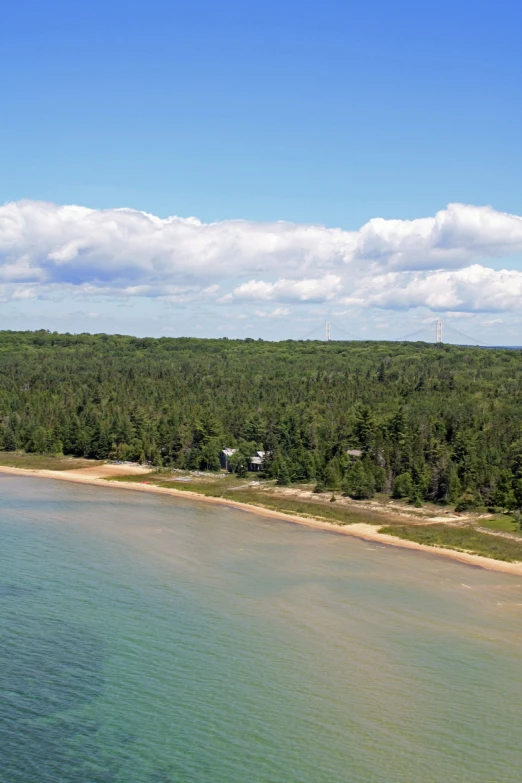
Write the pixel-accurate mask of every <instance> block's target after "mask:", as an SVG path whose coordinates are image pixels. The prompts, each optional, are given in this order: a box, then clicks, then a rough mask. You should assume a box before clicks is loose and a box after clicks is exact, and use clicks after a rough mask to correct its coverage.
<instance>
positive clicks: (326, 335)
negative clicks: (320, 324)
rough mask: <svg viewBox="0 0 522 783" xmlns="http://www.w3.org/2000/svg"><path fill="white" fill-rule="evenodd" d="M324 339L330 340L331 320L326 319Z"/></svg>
mask: <svg viewBox="0 0 522 783" xmlns="http://www.w3.org/2000/svg"><path fill="white" fill-rule="evenodd" d="M324 339H325V340H326V342H327V343H329V342H330V321H325V324H324Z"/></svg>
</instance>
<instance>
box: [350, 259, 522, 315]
mask: <svg viewBox="0 0 522 783" xmlns="http://www.w3.org/2000/svg"><path fill="white" fill-rule="evenodd" d="M357 295H358V297H359V299H360V300H361V301H364V302H365V304H367V305H373V306H376V307H382V308H386V309H398V310H404V309H408V308H412V307H421V306H425V307H429V308H431V309H432V310H434V311H445V310H453V311H461V312H466V311H467V312H470V311H474V312H500V311H503V310H515V309H516V308H519V307H520V306H521V304H522V272H519V271H517V270H507V269H503V270H500V271H497V270H495V269H490V268H488V267H484V266H481V265H480V264H473V265H472V266H468V267H464V268H463V269H458V270H452V271H449V272H446V271H436V272H432V273H428V274H426V275H419V274H415V275H413V276H407V275H404V274H397V273H390V274H388V275H383V276H381V277H376V278H374V279H373V280H371V281H370V282H369V283H367V284H363V286H362V287H361V288H360V289H359V291H358V292H357Z"/></svg>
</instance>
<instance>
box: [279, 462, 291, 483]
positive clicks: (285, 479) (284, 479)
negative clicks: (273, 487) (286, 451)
mask: <svg viewBox="0 0 522 783" xmlns="http://www.w3.org/2000/svg"><path fill="white" fill-rule="evenodd" d="M277 484H278V485H279V486H280V487H286V486H288V484H290V471H289V470H288V465H287V463H286V460H284V459H281V460H280V461H279V468H278V472H277Z"/></svg>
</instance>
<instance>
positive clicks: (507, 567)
mask: <svg viewBox="0 0 522 783" xmlns="http://www.w3.org/2000/svg"><path fill="white" fill-rule="evenodd" d="M125 472H126V473H127V474H129V473H130V472H131V471H129V470H126V471H125ZM133 472H136V473H138V472H143V476H144V478H145V476H146V475H147V473H148V471H133ZM0 473H4V474H7V475H13V476H28V477H32V478H44V479H57V480H58V481H69V482H72V483H74V484H86V485H89V486H98V487H100V486H104V487H110V488H113V489H127V490H131V491H134V492H152V493H155V494H161V495H170V496H171V497H177V498H183V497H184V498H187V499H188V500H190V501H197V502H200V503H210V504H214V505H222V506H228V507H229V508H237V509H240V510H242V511H247V512H249V513H251V514H257V515H258V516H264V517H269V518H272V519H279V520H280V521H284V522H291V523H294V524H298V525H304V526H305V527H312V528H315V529H318V530H323V531H327V532H330V533H338V534H339V535H348V536H353V537H355V538H359V539H362V540H365V541H372V542H374V543H379V544H382V545H385V546H395V547H401V548H402V549H413V550H416V551H418V552H426V553H428V554H432V555H433V554H436V555H441V556H443V557H449V558H451V559H452V560H457V561H458V562H460V563H463V564H465V565H469V566H474V567H475V568H485V569H487V570H489V571H499V572H502V573H505V574H512V575H514V576H522V562H516V563H508V562H506V561H504V560H494V559H493V558H489V557H483V556H482V555H474V554H469V553H467V552H459V551H457V550H455V549H447V548H445V547H439V546H428V545H427V544H419V543H417V542H416V541H408V540H406V539H403V538H398V537H397V536H392V535H388V534H386V533H379V532H378V530H377V529H376V526H375V525H370V524H368V523H366V522H354V523H353V524H351V525H344V526H341V525H335V524H332V523H330V522H323V521H322V520H320V519H314V518H313V517H302V516H298V515H296V514H287V513H285V512H283V511H274V510H272V509H269V508H266V507H265V506H261V505H260V506H257V505H254V504H250V503H241V502H239V501H236V500H229V499H228V498H220V497H209V496H208V495H200V494H199V493H197V492H190V490H179V489H173V488H171V487H159V486H157V485H155V484H145V483H143V484H136V483H131V482H129V483H125V482H123V481H120V482H114V481H107V480H106V479H105V478H102V477H96V476H93V475H79V473H78V472H77V471H75V470H70V471H69V470H62V471H60V470H38V469H30V468H14V467H9V466H3V465H1V466H0ZM71 474H73V475H71Z"/></svg>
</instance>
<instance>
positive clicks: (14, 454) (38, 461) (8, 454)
mask: <svg viewBox="0 0 522 783" xmlns="http://www.w3.org/2000/svg"><path fill="white" fill-rule="evenodd" d="M99 464H100V461H98V460H93V459H81V458H77V457H64V456H63V454H27V453H26V452H23V451H0V465H5V466H6V467H9V468H23V469H24V470H77V469H78V468H90V467H92V466H93V465H99Z"/></svg>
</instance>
